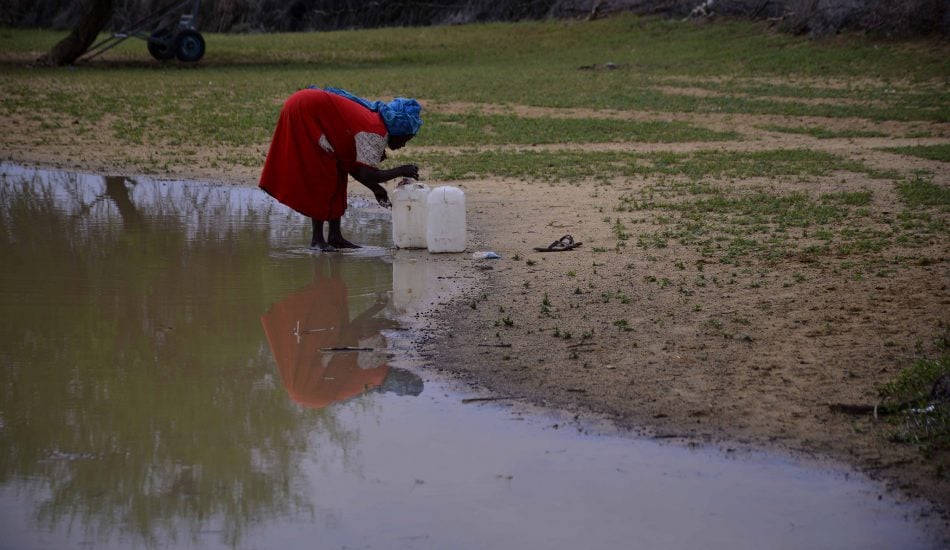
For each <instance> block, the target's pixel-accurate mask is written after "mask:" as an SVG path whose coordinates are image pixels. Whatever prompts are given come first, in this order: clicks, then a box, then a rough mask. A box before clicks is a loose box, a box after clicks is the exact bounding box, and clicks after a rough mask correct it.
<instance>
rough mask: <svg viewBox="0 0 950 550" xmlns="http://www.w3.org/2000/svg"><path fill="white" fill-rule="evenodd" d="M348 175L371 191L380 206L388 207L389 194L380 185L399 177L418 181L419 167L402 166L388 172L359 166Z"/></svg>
mask: <svg viewBox="0 0 950 550" xmlns="http://www.w3.org/2000/svg"><path fill="white" fill-rule="evenodd" d="M350 175H351V176H353V178H354V179H356V181H358V182H360V183H362V184H363V185H365V186H366V187H367V188H368V189H369V190H370V191H372V192H373V195H375V196H376V201H377V202H379V204H380V205H381V206H389V194H387V193H386V189H384V188H383V186H382V185H380V184H381V183H383V182H386V181H389V180H393V179H396V178H399V177H403V178H412V179H419V167H418V166H416V165H415V164H403V165H402V166H397V167H395V168H390V169H388V170H380V169H378V168H372V167H370V166H365V165H362V164H361V165H359V166H357V167H356V170H354V171H352V172H350Z"/></svg>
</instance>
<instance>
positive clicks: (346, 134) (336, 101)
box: [260, 89, 387, 221]
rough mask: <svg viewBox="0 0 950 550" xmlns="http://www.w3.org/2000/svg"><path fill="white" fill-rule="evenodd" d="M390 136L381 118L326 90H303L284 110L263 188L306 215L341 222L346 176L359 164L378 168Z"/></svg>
mask: <svg viewBox="0 0 950 550" xmlns="http://www.w3.org/2000/svg"><path fill="white" fill-rule="evenodd" d="M386 137H387V136H386V125H385V124H384V123H383V120H382V118H381V117H380V116H379V113H375V112H373V111H370V110H369V109H367V108H365V107H363V106H362V105H360V104H358V103H356V102H354V101H351V100H349V99H346V98H345V97H342V96H339V95H336V94H333V93H329V92H325V91H323V90H317V89H306V90H300V91H299V92H296V93H294V94H293V95H291V96H290V97H289V98H288V99H287V101H286V102H285V103H284V106H283V108H282V109H281V111H280V118H279V119H278V120H277V128H276V129H275V130H274V138H273V140H271V144H270V150H269V151H268V152H267V159H266V160H265V161H264V170H263V171H262V172H261V181H260V187H261V189H263V190H264V191H267V192H268V193H269V194H270V195H271V196H273V197H274V198H275V199H277V200H279V201H280V202H282V203H284V204H286V205H287V206H289V207H291V208H293V209H294V210H296V211H297V212H300V213H301V214H303V215H305V216H309V217H311V218H314V219H316V220H320V221H326V220H333V219H337V218H340V217H342V216H343V212H344V211H345V210H346V184H347V175H348V174H349V173H350V172H352V171H354V170H355V169H356V167H357V166H358V165H361V164H362V165H365V166H370V167H373V168H376V167H378V166H379V163H380V162H382V157H383V153H384V151H385V148H386Z"/></svg>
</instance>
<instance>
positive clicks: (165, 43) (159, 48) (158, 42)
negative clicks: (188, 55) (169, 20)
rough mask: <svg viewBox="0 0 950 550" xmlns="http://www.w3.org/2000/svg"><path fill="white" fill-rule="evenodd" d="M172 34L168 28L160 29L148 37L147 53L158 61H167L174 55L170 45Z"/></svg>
mask: <svg viewBox="0 0 950 550" xmlns="http://www.w3.org/2000/svg"><path fill="white" fill-rule="evenodd" d="M172 38H174V35H173V33H172V31H171V30H170V29H160V30H157V31H155V32H153V33H152V35H151V36H149V37H148V53H150V54H152V57H154V58H155V59H157V60H159V61H168V60H169V59H172V58H174V57H175V49H174V48H173V47H172V45H173V44H172V43H173V40H172Z"/></svg>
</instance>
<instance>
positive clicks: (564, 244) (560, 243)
mask: <svg viewBox="0 0 950 550" xmlns="http://www.w3.org/2000/svg"><path fill="white" fill-rule="evenodd" d="M582 244H584V243H579V242H574V237H572V236H570V235H564V236H563V237H561V238H560V239H558V240H556V241H554V242H553V243H551V244H549V245H548V246H536V247H534V250H535V251H536V252H564V251H566V250H573V249H575V248H577V247H578V246H580V245H582Z"/></svg>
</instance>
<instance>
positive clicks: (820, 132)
mask: <svg viewBox="0 0 950 550" xmlns="http://www.w3.org/2000/svg"><path fill="white" fill-rule="evenodd" d="M757 128H760V129H762V130H768V131H770V132H781V133H784V134H804V135H809V136H812V137H814V138H818V139H834V138H865V137H887V134H884V133H881V132H872V131H866V130H830V129H828V128H822V127H820V126H779V125H777V124H767V125H763V126H758V127H757Z"/></svg>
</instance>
